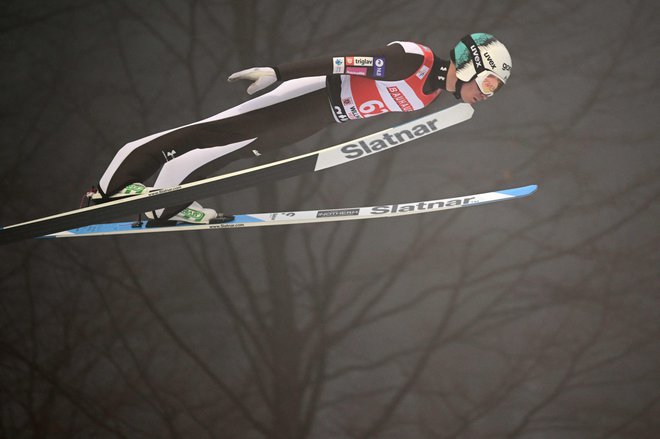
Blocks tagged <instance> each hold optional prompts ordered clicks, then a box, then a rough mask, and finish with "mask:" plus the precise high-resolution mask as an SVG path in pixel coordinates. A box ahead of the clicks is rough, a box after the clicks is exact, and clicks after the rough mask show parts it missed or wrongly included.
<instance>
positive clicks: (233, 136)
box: [99, 42, 449, 218]
mask: <svg viewBox="0 0 660 439" xmlns="http://www.w3.org/2000/svg"><path fill="white" fill-rule="evenodd" d="M356 53H357V55H348V56H346V55H343V56H332V57H321V58H315V59H310V60H306V61H297V62H292V63H288V64H282V65H279V66H277V67H273V69H274V70H275V71H276V73H277V77H278V80H281V81H284V82H283V83H282V84H281V85H280V86H279V87H277V88H276V89H275V90H273V91H271V92H269V93H266V94H263V95H261V96H258V97H256V98H253V99H251V100H249V101H247V102H245V103H243V104H240V105H238V106H236V107H233V108H231V109H229V110H226V111H223V112H221V113H219V114H216V115H215V116H211V117H209V118H207V119H204V120H201V121H198V122H194V123H191V124H188V125H184V126H181V127H178V128H174V129H171V130H167V131H163V132H160V133H157V134H153V135H150V136H147V137H144V138H142V139H138V140H135V141H132V142H129V143H127V144H126V145H124V146H123V147H122V148H121V149H120V150H119V151H118V152H117V154H116V155H115V157H114V158H113V160H112V162H111V163H110V165H109V166H108V168H107V169H106V171H105V173H104V174H103V176H102V177H101V180H100V182H99V190H100V192H101V194H103V195H105V196H107V195H110V194H113V193H115V192H117V191H119V190H121V189H123V188H124V187H125V186H126V185H128V184H130V183H135V182H145V180H147V179H148V178H150V177H151V176H153V175H154V174H156V173H157V172H158V174H157V176H156V179H155V182H154V184H153V186H154V187H155V188H157V189H161V188H167V187H173V186H177V185H179V184H182V183H188V182H191V181H196V180H200V179H203V178H206V177H208V176H209V175H211V174H213V173H215V172H217V171H218V170H219V169H221V168H222V167H224V166H226V165H227V164H229V163H231V162H233V161H235V160H238V159H241V158H249V157H254V156H255V155H261V154H264V153H268V152H269V151H272V150H275V149H277V148H280V147H283V146H286V145H289V144H292V143H295V142H297V141H299V140H302V139H304V138H307V137H309V136H311V135H313V134H315V133H316V132H318V131H320V130H321V129H323V128H325V127H327V126H329V125H331V124H333V123H335V122H338V123H343V122H346V121H348V120H354V119H362V118H367V117H372V116H377V115H379V114H384V113H387V112H391V111H414V110H418V109H421V108H424V107H425V106H427V105H429V104H430V103H431V102H432V101H433V100H435V99H436V98H437V97H438V95H439V94H440V90H442V89H444V88H445V83H444V81H445V75H446V72H447V68H448V66H449V61H445V60H442V59H439V58H437V57H436V56H434V54H433V52H432V51H431V50H430V49H429V48H427V47H426V46H423V45H421V44H417V43H411V42H394V43H390V44H389V45H388V46H386V47H382V48H378V49H372V50H365V51H360V52H356ZM159 169H160V171H159ZM191 201H192V200H191ZM185 207H186V206H176V207H169V208H167V209H160V210H159V211H156V212H155V214H156V216H157V217H160V218H169V217H171V216H173V215H175V214H176V213H177V212H179V211H180V210H182V209H183V208H185Z"/></svg>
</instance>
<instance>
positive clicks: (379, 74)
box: [373, 57, 385, 78]
mask: <svg viewBox="0 0 660 439" xmlns="http://www.w3.org/2000/svg"><path fill="white" fill-rule="evenodd" d="M373 77H374V78H384V77H385V58H383V57H376V58H374V72H373Z"/></svg>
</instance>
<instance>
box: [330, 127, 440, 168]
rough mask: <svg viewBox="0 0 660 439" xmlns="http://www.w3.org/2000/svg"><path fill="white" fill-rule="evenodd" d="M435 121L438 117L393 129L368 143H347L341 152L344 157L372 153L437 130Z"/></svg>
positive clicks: (350, 157)
mask: <svg viewBox="0 0 660 439" xmlns="http://www.w3.org/2000/svg"><path fill="white" fill-rule="evenodd" d="M437 123H438V119H431V120H429V121H427V122H426V123H423V124H419V125H415V126H413V127H412V128H411V129H409V130H400V131H395V132H393V133H392V134H390V133H385V134H383V135H382V136H381V137H380V138H379V139H374V140H371V141H369V142H368V143H367V142H365V141H364V140H361V141H360V142H358V143H349V144H348V145H345V146H343V147H342V148H341V152H342V153H344V157H346V158H347V159H356V158H358V157H361V156H363V155H365V154H372V153H375V152H378V151H380V150H383V149H386V148H389V147H390V146H396V145H398V144H399V143H405V142H409V141H410V140H413V139H416V138H417V137H422V136H426V135H427V134H430V133H432V132H434V131H437V130H438V127H437V126H436V124H437Z"/></svg>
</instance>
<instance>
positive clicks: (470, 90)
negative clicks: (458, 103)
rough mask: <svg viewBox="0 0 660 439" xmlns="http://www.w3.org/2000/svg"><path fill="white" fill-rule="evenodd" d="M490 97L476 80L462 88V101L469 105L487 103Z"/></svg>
mask: <svg viewBox="0 0 660 439" xmlns="http://www.w3.org/2000/svg"><path fill="white" fill-rule="evenodd" d="M491 96H492V95H491ZM489 97H490V96H488V95H485V94H484V93H483V92H482V91H481V90H480V89H479V86H478V85H477V82H476V80H474V79H473V80H472V81H470V82H467V83H465V84H463V86H462V87H461V99H463V102H467V103H468V104H474V103H476V102H481V101H485V100H486V99H488V98H489Z"/></svg>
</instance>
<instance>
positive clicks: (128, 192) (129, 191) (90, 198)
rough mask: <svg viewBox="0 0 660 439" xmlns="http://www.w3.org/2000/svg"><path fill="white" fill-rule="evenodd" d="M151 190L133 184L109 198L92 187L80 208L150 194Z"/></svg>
mask: <svg viewBox="0 0 660 439" xmlns="http://www.w3.org/2000/svg"><path fill="white" fill-rule="evenodd" d="M149 190H150V188H148V187H146V186H145V185H143V184H142V183H131V184H129V185H127V186H126V187H124V189H122V190H120V191H118V192H116V193H114V194H112V195H110V196H109V197H108V196H104V195H103V194H102V193H101V191H100V190H99V189H98V188H97V187H96V186H92V188H91V189H89V190H88V191H87V192H85V194H84V195H83V197H82V200H80V207H89V206H91V205H93V204H101V203H106V202H108V201H112V200H116V199H119V198H124V197H131V196H134V195H142V194H146V193H148V192H149Z"/></svg>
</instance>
